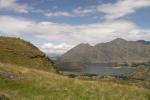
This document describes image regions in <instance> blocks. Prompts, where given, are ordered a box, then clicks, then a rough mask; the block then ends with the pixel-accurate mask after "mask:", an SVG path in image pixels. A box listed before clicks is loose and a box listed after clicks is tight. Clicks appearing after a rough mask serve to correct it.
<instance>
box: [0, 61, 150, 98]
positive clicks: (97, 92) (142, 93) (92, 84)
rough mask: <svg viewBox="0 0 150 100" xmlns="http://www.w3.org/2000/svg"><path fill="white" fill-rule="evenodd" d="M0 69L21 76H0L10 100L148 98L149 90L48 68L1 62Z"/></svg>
mask: <svg viewBox="0 0 150 100" xmlns="http://www.w3.org/2000/svg"><path fill="white" fill-rule="evenodd" d="M0 70H5V71H11V72H13V73H15V74H17V75H19V76H20V77H21V79H20V80H9V79H5V78H0V91H1V92H3V93H6V94H8V95H9V97H10V98H11V99H12V100H149V97H150V90H147V89H143V88H138V87H135V86H128V85H119V84H116V83H113V82H101V81H90V80H80V79H75V78H68V77H66V76H61V75H58V74H56V73H53V72H50V71H43V70H38V69H34V68H27V67H21V66H16V65H12V64H3V63H0Z"/></svg>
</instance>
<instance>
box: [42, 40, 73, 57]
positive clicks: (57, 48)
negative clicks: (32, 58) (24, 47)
mask: <svg viewBox="0 0 150 100" xmlns="http://www.w3.org/2000/svg"><path fill="white" fill-rule="evenodd" d="M72 47H73V45H69V44H66V43H60V44H53V43H50V42H49V43H46V44H44V45H42V46H40V49H41V50H42V51H44V52H46V53H47V54H50V55H54V54H63V53H65V52H66V51H67V50H69V49H71V48H72Z"/></svg>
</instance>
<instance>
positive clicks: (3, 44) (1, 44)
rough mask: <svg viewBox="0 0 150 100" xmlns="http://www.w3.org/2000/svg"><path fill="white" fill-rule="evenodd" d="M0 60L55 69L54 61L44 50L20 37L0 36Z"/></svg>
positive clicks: (31, 66) (30, 66)
mask: <svg viewBox="0 0 150 100" xmlns="http://www.w3.org/2000/svg"><path fill="white" fill-rule="evenodd" d="M0 62H3V63H9V64H16V65H21V66H25V67H29V68H37V69H43V70H51V71H52V70H54V68H53V62H52V61H51V60H50V59H49V58H48V57H46V55H45V54H44V53H43V52H41V51H40V50H39V49H38V48H37V47H36V46H34V45H32V44H31V43H29V42H26V41H24V40H22V39H19V38H11V37H0Z"/></svg>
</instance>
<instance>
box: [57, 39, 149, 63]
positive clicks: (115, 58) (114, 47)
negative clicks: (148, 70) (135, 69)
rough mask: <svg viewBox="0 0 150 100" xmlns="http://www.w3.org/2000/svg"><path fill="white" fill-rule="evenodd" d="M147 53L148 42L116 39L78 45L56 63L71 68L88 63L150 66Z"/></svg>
mask: <svg viewBox="0 0 150 100" xmlns="http://www.w3.org/2000/svg"><path fill="white" fill-rule="evenodd" d="M149 51H150V45H149V42H148V41H147V42H146V41H143V40H140V41H127V40H124V39H121V38H117V39H115V40H112V41H110V42H107V43H99V44H96V45H95V46H91V45H89V44H79V45H77V46H76V47H74V48H72V49H71V50H69V51H68V52H67V53H65V54H64V55H62V56H61V57H60V59H59V61H58V62H59V63H61V64H66V65H67V64H70V65H73V66H78V65H83V64H88V63H99V64H101V63H110V64H112V65H114V66H119V65H126V66H136V64H139V65H141V64H145V65H146V64H147V65H150V52H149Z"/></svg>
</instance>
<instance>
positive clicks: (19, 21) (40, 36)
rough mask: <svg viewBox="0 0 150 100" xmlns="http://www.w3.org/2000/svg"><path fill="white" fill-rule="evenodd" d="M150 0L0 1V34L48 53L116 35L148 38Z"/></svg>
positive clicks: (62, 50)
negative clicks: (30, 44) (21, 39)
mask: <svg viewBox="0 0 150 100" xmlns="http://www.w3.org/2000/svg"><path fill="white" fill-rule="evenodd" d="M149 18H150V0H0V22H1V23H0V35H2V36H15V37H21V38H23V39H25V40H27V41H30V42H32V43H33V44H35V45H36V46H38V47H39V48H40V49H41V50H42V51H44V52H46V53H48V54H54V53H56V54H62V53H64V52H66V51H67V50H69V49H70V48H72V47H73V46H75V45H77V44H79V43H90V44H92V45H94V44H96V43H101V42H107V41H111V40H113V39H115V38H124V39H127V40H139V39H144V40H150V19H149Z"/></svg>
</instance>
